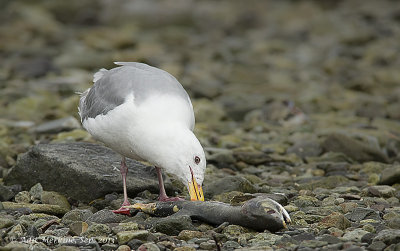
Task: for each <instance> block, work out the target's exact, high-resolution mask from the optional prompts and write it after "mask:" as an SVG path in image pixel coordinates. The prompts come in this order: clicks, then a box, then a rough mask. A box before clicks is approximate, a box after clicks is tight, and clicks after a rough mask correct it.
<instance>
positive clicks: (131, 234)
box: [117, 230, 150, 245]
mask: <svg viewBox="0 0 400 251" xmlns="http://www.w3.org/2000/svg"><path fill="white" fill-rule="evenodd" d="M149 234H150V233H149V231H147V230H133V231H121V232H119V233H117V240H118V244H120V245H121V244H125V243H128V242H129V241H131V240H133V239H138V240H141V241H146V240H147V237H148V236H149Z"/></svg>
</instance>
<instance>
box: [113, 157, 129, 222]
mask: <svg viewBox="0 0 400 251" xmlns="http://www.w3.org/2000/svg"><path fill="white" fill-rule="evenodd" d="M120 171H121V175H122V183H123V187H124V202H123V203H122V206H121V208H120V209H118V210H113V212H114V213H116V214H127V215H129V214H130V212H129V209H127V208H124V206H129V205H130V204H131V203H129V200H128V193H127V191H126V175H127V173H128V167H127V166H126V160H125V157H122V160H121V169H120Z"/></svg>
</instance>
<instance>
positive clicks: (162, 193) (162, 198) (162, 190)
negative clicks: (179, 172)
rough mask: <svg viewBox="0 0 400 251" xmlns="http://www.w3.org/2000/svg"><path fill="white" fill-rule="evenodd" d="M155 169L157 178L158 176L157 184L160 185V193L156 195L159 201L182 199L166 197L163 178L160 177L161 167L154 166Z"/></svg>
mask: <svg viewBox="0 0 400 251" xmlns="http://www.w3.org/2000/svg"><path fill="white" fill-rule="evenodd" d="M156 171H157V178H158V185H159V187H160V195H159V196H158V200H159V201H179V200H184V199H182V198H179V197H171V198H170V197H168V196H167V193H166V192H165V187H164V180H163V178H162V173H161V168H159V167H157V166H156Z"/></svg>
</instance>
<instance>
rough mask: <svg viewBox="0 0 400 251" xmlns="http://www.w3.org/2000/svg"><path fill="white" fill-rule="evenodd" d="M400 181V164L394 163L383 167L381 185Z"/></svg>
mask: <svg viewBox="0 0 400 251" xmlns="http://www.w3.org/2000/svg"><path fill="white" fill-rule="evenodd" d="M395 183H400V165H393V166H390V167H386V168H385V169H383V171H382V173H381V177H380V180H379V183H378V184H379V185H393V184H395Z"/></svg>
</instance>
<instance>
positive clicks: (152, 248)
mask: <svg viewBox="0 0 400 251" xmlns="http://www.w3.org/2000/svg"><path fill="white" fill-rule="evenodd" d="M137 250H138V251H142V250H143V251H160V248H159V247H158V246H157V245H156V244H154V243H150V242H149V243H144V244H142V245H140V247H139V248H138V249H137Z"/></svg>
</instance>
